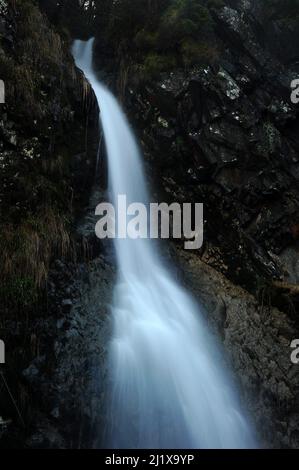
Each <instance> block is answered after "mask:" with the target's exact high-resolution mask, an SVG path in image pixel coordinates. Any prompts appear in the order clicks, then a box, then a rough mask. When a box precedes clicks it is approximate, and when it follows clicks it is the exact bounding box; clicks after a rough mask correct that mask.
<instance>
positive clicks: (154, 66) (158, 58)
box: [143, 53, 176, 78]
mask: <svg viewBox="0 0 299 470" xmlns="http://www.w3.org/2000/svg"><path fill="white" fill-rule="evenodd" d="M175 66H176V59H175V57H173V56H171V55H161V54H157V53H150V54H148V55H147V56H146V57H145V60H144V66H143V72H144V75H145V77H147V78H153V77H156V76H158V75H159V74H160V73H161V72H165V71H167V70H171V69H173V68H174V67H175Z"/></svg>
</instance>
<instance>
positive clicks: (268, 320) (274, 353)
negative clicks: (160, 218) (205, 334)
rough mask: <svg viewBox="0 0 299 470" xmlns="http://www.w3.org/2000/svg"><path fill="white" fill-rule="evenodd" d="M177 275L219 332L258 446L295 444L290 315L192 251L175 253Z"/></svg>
mask: <svg viewBox="0 0 299 470" xmlns="http://www.w3.org/2000/svg"><path fill="white" fill-rule="evenodd" d="M176 257H177V258H178V262H179V265H180V267H181V269H182V273H183V274H182V280H183V282H184V283H185V285H186V287H187V288H188V289H189V290H191V292H192V293H193V295H194V296H195V298H196V299H197V301H198V302H199V305H201V307H202V313H203V314H205V315H206V318H207V321H208V322H209V323H210V325H211V326H212V327H213V328H214V331H215V334H216V335H220V338H222V342H223V345H224V347H225V350H226V351H227V355H228V358H229V363H230V365H231V366H232V367H233V369H234V371H235V372H236V377H237V381H236V384H237V385H238V387H240V389H241V391H242V397H243V400H244V404H245V405H246V407H247V409H248V410H249V412H250V416H251V417H252V419H253V421H254V423H255V426H256V428H257V430H258V432H259V439H260V444H261V446H265V447H274V448H281V447H283V448H284V447H285V448H289V447H291V448H298V446H299V441H298V425H299V414H298V390H299V376H298V369H297V367H298V366H296V365H295V364H292V362H291V358H290V356H291V352H292V350H291V348H290V344H291V341H292V340H293V339H294V335H296V334H298V333H299V330H298V324H297V327H296V325H295V323H294V320H292V319H290V318H289V317H288V316H287V315H286V314H285V313H283V312H282V311H279V310H278V309H277V308H275V307H273V306H272V305H271V304H266V303H265V304H263V305H259V304H258V302H257V301H256V299H255V298H254V297H253V296H252V295H250V294H248V292H246V291H245V290H243V289H242V288H240V287H238V286H235V285H233V284H232V283H231V282H229V281H228V280H227V278H225V277H224V276H223V275H221V274H220V273H219V272H216V271H215V270H214V269H213V268H211V267H210V266H208V265H206V264H205V263H203V262H202V261H201V260H199V258H198V257H197V256H196V255H194V254H192V253H190V252H189V253H187V252H184V251H183V250H179V251H178V252H177V254H176Z"/></svg>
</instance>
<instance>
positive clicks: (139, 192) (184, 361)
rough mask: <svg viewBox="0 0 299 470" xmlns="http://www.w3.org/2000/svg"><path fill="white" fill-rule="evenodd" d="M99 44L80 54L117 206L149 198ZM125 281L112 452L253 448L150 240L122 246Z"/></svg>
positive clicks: (223, 375) (117, 317)
mask: <svg viewBox="0 0 299 470" xmlns="http://www.w3.org/2000/svg"><path fill="white" fill-rule="evenodd" d="M92 48H93V40H90V41H88V42H87V43H84V42H81V41H76V43H75V45H74V49H73V54H74V57H75V59H76V63H77V65H78V67H80V68H81V69H82V70H83V71H84V73H85V75H86V77H87V78H88V80H89V81H90V83H91V85H92V87H93V89H94V92H95V94H96V96H97V99H98V102H99V105H100V109H101V122H102V126H103V131H104V135H105V143H106V148H107V155H108V165H109V191H110V197H111V201H112V202H113V203H114V204H115V205H117V204H116V201H117V196H118V195H120V194H125V195H126V196H127V201H128V203H130V202H144V203H146V202H147V201H148V200H149V198H148V195H147V190H146V183H145V179H144V175H143V169H142V161H141V155H140V153H139V150H138V146H137V144H136V142H135V138H134V136H133V134H132V132H131V130H130V127H129V124H128V122H127V119H126V117H125V115H124V114H123V112H122V110H121V109H120V106H119V105H118V103H117V101H116V99H115V98H114V97H113V95H112V94H111V93H110V92H109V91H108V90H107V89H106V88H105V87H104V86H103V85H101V84H100V83H99V81H98V79H97V78H96V75H95V73H94V72H93V69H92ZM115 250H116V254H117V260H118V269H119V277H118V282H117V285H116V287H115V295H114V304H113V306H112V315H113V322H114V323H113V332H112V338H111V341H110V344H109V371H110V377H109V383H108V388H109V389H108V391H107V397H108V400H107V405H106V406H107V428H108V431H107V436H106V442H105V446H106V447H109V448H110V447H111V448H250V447H256V441H255V437H254V432H253V431H252V429H251V426H250V425H249V423H248V420H247V418H246V417H245V414H244V413H243V412H242V411H241V409H240V405H239V399H238V394H237V392H236V390H234V387H233V384H232V381H231V379H230V377H229V372H227V371H225V370H224V369H223V363H222V360H221V354H220V351H219V350H218V346H217V344H216V342H217V340H216V339H215V338H214V337H213V336H212V335H211V334H210V333H209V330H208V327H207V325H206V324H205V321H204V319H203V317H202V314H201V312H200V310H199V308H198V307H197V305H195V303H194V302H193V300H192V299H191V297H190V296H189V295H188V294H187V293H186V292H185V291H184V290H183V289H182V287H181V286H180V285H178V284H177V283H176V282H175V280H174V279H173V278H172V276H171V274H170V272H168V270H167V269H166V267H165V266H163V263H162V261H161V260H160V259H159V256H158V253H157V251H156V249H155V245H153V243H152V242H151V241H150V240H128V239H126V240H118V239H117V240H116V241H115Z"/></svg>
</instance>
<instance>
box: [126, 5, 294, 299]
mask: <svg viewBox="0 0 299 470" xmlns="http://www.w3.org/2000/svg"><path fill="white" fill-rule="evenodd" d="M228 3H229V4H230V5H227V6H226V7H224V8H220V9H217V10H214V11H213V16H214V20H215V21H216V31H215V32H216V36H217V44H218V47H219V50H220V51H221V52H220V58H219V60H218V62H217V63H213V64H207V65H205V66H195V67H193V69H192V70H189V71H184V70H174V71H172V72H170V73H168V74H167V73H165V74H162V75H161V77H160V79H156V80H151V82H150V83H148V84H146V85H144V84H143V83H141V84H136V81H134V78H132V81H130V77H129V78H128V83H127V93H126V105H127V108H128V111H129V112H130V115H131V118H132V120H133V121H134V123H135V125H136V127H137V128H138V129H139V135H140V138H141V141H142V143H143V148H144V153H145V156H146V158H147V164H148V169H149V174H150V175H151V177H152V185H153V187H154V188H155V189H156V193H157V194H156V196H157V198H159V200H165V201H178V202H203V203H204V206H205V219H206V225H205V246H204V259H205V260H208V259H209V260H210V261H211V263H213V264H212V265H213V266H215V267H217V268H218V269H220V270H221V271H222V272H223V273H225V274H226V276H228V277H229V278H230V279H231V280H233V281H234V282H236V283H238V284H241V285H242V286H243V287H245V288H246V289H248V290H250V291H251V292H255V293H257V292H258V291H259V288H260V285H261V284H264V283H265V282H272V281H273V280H281V281H282V280H284V279H285V278H286V276H288V273H287V272H285V271H284V270H282V269H281V263H280V256H281V255H282V253H283V252H284V250H286V249H288V248H289V247H293V249H294V250H295V251H296V252H298V251H297V250H298V234H297V230H296V227H297V225H298V223H299V204H298V201H299V190H298V188H299V185H298V177H299V169H298V168H299V167H298V154H299V141H298V137H297V135H298V129H299V117H298V110H299V108H298V107H296V106H294V105H293V104H292V103H291V100H290V93H291V89H290V84H291V80H292V78H294V76H295V75H294V74H295V71H294V69H293V68H292V65H290V64H288V65H287V66H286V65H285V63H284V62H283V60H282V59H281V58H279V57H277V55H276V54H274V52H273V50H272V48H271V47H270V41H271V38H272V36H271V35H270V33H268V32H267V33H263V30H262V25H263V23H264V16H263V14H264V13H263V9H262V8H260V7H259V6H258V5H257V2H254V1H248V2H241V1H232V2H228ZM265 21H266V20H265ZM268 21H269V20H268ZM258 31H259V33H257V32H258ZM263 34H264V36H263ZM296 247H297V248H296ZM212 252H213V253H212Z"/></svg>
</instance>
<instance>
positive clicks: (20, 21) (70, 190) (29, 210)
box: [0, 0, 98, 445]
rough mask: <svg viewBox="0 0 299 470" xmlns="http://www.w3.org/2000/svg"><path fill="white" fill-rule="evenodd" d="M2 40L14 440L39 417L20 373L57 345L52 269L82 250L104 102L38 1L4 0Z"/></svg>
mask: <svg viewBox="0 0 299 470" xmlns="http://www.w3.org/2000/svg"><path fill="white" fill-rule="evenodd" d="M0 39H1V43H0V78H1V80H3V81H4V84H5V104H0V187H1V189H0V208H1V222H0V243H1V253H0V264H1V273H0V305H1V307H0V337H1V339H2V340H4V341H5V345H6V354H7V358H8V359H7V365H6V367H5V369H4V370H3V371H4V372H5V376H6V381H7V384H8V386H9V388H10V392H11V393H12V395H13V397H14V400H15V404H14V402H13V401H12V399H11V396H10V394H9V392H8V390H7V388H6V386H5V385H4V382H3V380H2V378H1V377H0V381H1V386H0V396H1V400H0V401H1V406H0V416H3V417H4V418H5V417H7V418H8V419H13V429H12V430H11V433H12V434H13V433H14V432H16V436H15V438H13V439H12V441H11V440H9V441H10V442H14V444H13V445H16V442H18V439H19V438H20V432H21V434H22V433H23V431H24V430H25V429H27V431H26V432H28V426H29V427H30V423H31V422H32V421H33V420H34V419H35V418H34V417H33V414H32V413H33V412H32V409H33V408H34V405H33V402H34V400H35V398H34V397H35V395H32V393H31V392H32V390H31V389H28V386H27V384H26V380H24V377H23V376H22V370H23V369H24V368H26V367H27V365H28V363H30V361H31V360H32V359H34V358H36V357H40V356H43V354H44V350H45V348H46V347H47V344H48V343H49V341H48V337H47V331H46V330H45V329H43V327H42V326H41V327H40V328H39V326H38V325H41V324H44V323H43V322H45V321H46V318H48V315H49V314H50V310H49V303H48V295H49V289H50V287H49V277H48V275H49V270H50V266H51V263H52V262H53V261H54V260H55V259H56V258H62V257H66V259H68V260H74V259H76V255H77V253H78V252H79V250H77V246H76V240H75V237H74V225H75V221H76V219H77V218H78V214H80V213H81V211H82V207H83V206H84V204H85V203H86V202H88V198H89V192H90V191H89V188H90V185H92V184H93V181H94V172H95V155H96V153H97V145H98V108H97V103H96V102H95V100H94V97H93V94H92V92H91V89H90V87H89V85H88V83H87V82H86V80H85V79H84V77H83V76H82V74H81V73H80V72H79V71H78V70H77V69H76V68H75V66H74V63H73V59H72V57H71V54H70V46H71V39H70V37H69V35H68V33H67V32H66V31H64V32H63V31H62V30H60V31H58V30H57V29H55V28H53V27H52V26H51V25H50V23H49V21H48V19H47V18H46V16H45V15H43V14H42V13H41V11H40V10H39V7H38V2H35V1H33V0H32V1H31V0H20V1H18V0H16V1H9V2H6V1H1V2H0ZM94 137H95V139H94ZM40 322H41V323H40ZM15 405H16V406H15ZM17 409H18V410H19V411H18V410H17ZM22 430H23V431H22ZM24 432H25V431H24ZM20 439H21V440H22V438H20Z"/></svg>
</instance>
